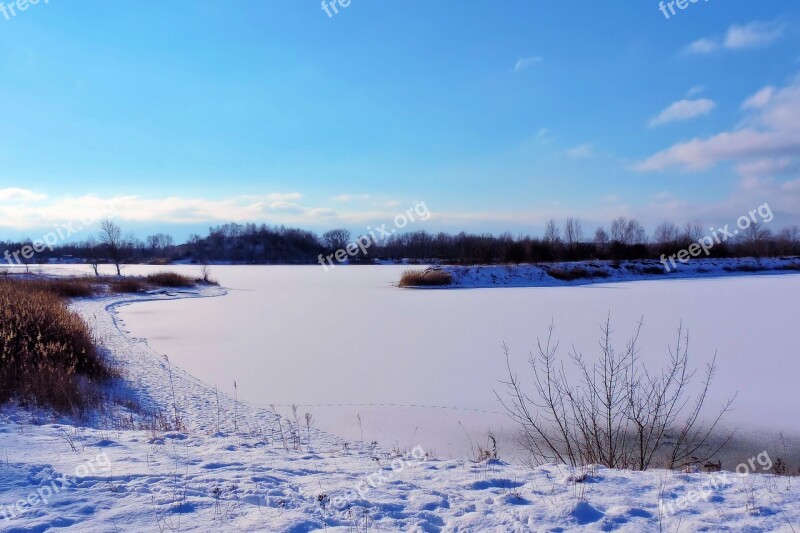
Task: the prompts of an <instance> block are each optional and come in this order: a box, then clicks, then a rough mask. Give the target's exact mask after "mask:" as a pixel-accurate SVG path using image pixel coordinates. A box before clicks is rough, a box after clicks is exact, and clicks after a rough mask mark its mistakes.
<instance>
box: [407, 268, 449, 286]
mask: <svg viewBox="0 0 800 533" xmlns="http://www.w3.org/2000/svg"><path fill="white" fill-rule="evenodd" d="M452 282H453V277H452V276H451V275H450V273H449V272H445V271H444V270H440V269H436V268H428V269H426V270H406V271H405V272H403V275H402V276H401V277H400V283H398V286H400V287H436V286H444V285H450V284H451V283H452Z"/></svg>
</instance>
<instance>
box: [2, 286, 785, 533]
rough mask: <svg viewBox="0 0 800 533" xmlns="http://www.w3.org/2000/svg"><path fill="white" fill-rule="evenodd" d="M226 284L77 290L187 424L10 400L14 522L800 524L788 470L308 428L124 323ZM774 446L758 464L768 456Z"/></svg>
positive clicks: (204, 526) (247, 527) (153, 395)
mask: <svg viewBox="0 0 800 533" xmlns="http://www.w3.org/2000/svg"><path fill="white" fill-rule="evenodd" d="M223 292H224V291H221V290H217V289H206V290H203V291H202V292H200V293H194V294H192V293H191V292H190V293H182V294H172V295H153V296H125V297H109V298H97V299H84V300H80V301H78V302H76V303H75V304H74V308H75V309H76V310H78V311H79V312H80V313H81V314H82V315H83V316H84V317H85V318H86V319H87V321H89V323H90V324H91V326H92V328H93V330H94V331H95V333H96V334H97V335H98V337H100V338H101V339H102V341H103V343H104V345H105V347H106V348H107V349H108V351H109V356H110V357H111V358H112V359H113V360H114V361H115V362H117V363H118V364H119V365H121V366H122V367H123V369H124V374H125V384H124V385H122V386H120V387H119V388H118V392H120V393H125V392H126V391H128V392H129V393H130V394H133V395H135V396H136V397H137V398H139V400H140V402H141V403H142V405H143V406H144V407H146V408H149V409H154V410H160V411H163V412H164V413H165V416H166V417H167V418H170V419H174V417H175V416H176V415H175V412H176V410H177V417H179V418H180V419H181V420H182V423H183V424H184V426H185V427H184V428H183V429H182V430H181V431H158V430H127V429H115V428H119V427H125V426H126V425H127V423H126V422H125V421H124V420H122V417H121V415H120V414H119V413H117V414H115V415H112V416H98V417H96V419H95V420H93V421H92V423H91V424H89V425H90V426H91V427H88V428H87V427H76V426H73V425H70V424H68V423H64V421H55V422H54V420H52V419H51V418H50V417H48V416H46V415H45V414H42V413H35V414H32V413H28V412H25V411H21V410H18V409H6V410H5V411H4V413H5V414H4V415H3V419H2V420H3V421H2V423H0V530H2V531H19V532H22V531H26V532H33V531H36V532H39V531H48V530H57V529H62V528H66V527H69V526H71V527H72V528H73V529H75V530H80V531H104V532H105V531H129V530H139V531H177V530H198V531H219V530H222V531H254V530H259V531H297V532H299V531H309V530H314V529H327V530H331V531H364V530H369V531H373V530H376V531H378V530H380V531H397V530H401V531H570V530H586V531H612V530H614V531H632V532H633V531H636V532H639V531H658V530H659V529H660V528H659V523H661V526H663V528H664V530H667V531H678V530H681V531H698V530H707V531H717V530H730V531H797V530H798V529H800V489H798V485H797V483H791V482H790V480H789V479H788V478H775V477H774V476H772V475H768V474H763V473H756V474H749V475H747V476H743V477H738V476H736V475H732V474H731V475H726V476H721V477H715V475H712V474H705V473H693V474H683V473H676V472H666V471H651V472H647V473H632V472H622V471H611V470H605V469H599V468H598V469H594V470H589V471H583V470H581V471H575V472H572V471H570V470H569V469H568V468H566V467H563V466H557V465H546V466H542V467H538V468H536V469H533V470H529V469H525V468H522V467H519V466H513V465H508V464H505V463H502V462H491V463H481V464H477V463H473V462H471V461H469V460H447V461H440V460H437V459H436V458H432V457H426V455H425V451H424V450H423V449H421V448H416V447H411V448H410V449H405V450H394V451H392V450H386V449H379V448H377V447H374V446H373V445H372V444H370V443H368V442H359V441H358V440H355V441H350V442H347V441H345V440H343V439H340V438H338V437H335V436H331V435H327V434H323V433H321V432H318V431H316V430H315V429H314V428H313V421H312V427H311V430H310V431H308V430H307V427H306V425H305V421H304V420H303V419H302V417H303V413H302V412H301V413H299V415H298V418H299V420H298V422H294V421H293V420H287V419H280V418H279V417H277V416H276V415H275V414H274V413H272V412H270V411H268V410H265V409H261V408H257V407H253V406H250V405H246V404H244V403H242V402H237V401H235V399H234V398H231V397H230V396H227V395H225V394H221V393H220V394H217V393H216V392H215V390H214V388H212V387H209V386H208V385H206V384H204V383H202V382H200V381H199V380H197V379H195V378H193V377H192V376H190V375H188V374H187V373H185V372H183V371H181V370H180V369H179V368H176V367H174V366H171V365H170V363H169V361H168V360H166V359H165V358H164V357H163V356H161V355H159V354H158V353H156V352H154V351H153V350H152V349H151V348H150V347H149V346H148V344H147V343H146V342H145V341H144V340H143V339H138V338H132V337H130V336H129V335H127V334H126V333H125V332H124V331H122V330H120V329H119V328H118V322H117V318H116V316H117V315H116V313H115V308H116V306H118V305H122V304H128V303H130V302H132V301H143V300H146V299H167V298H187V297H197V296H215V295H219V294H222V293H223ZM137 418H140V417H137ZM59 422H60V423H59ZM756 453H757V452H754V458H755V457H756ZM501 459H502V456H501ZM760 459H763V457H761V458H759V460H758V461H753V462H752V463H751V465H750V466H751V467H752V468H748V471H755V472H761V471H762V470H764V469H765V468H767V466H766V465H767V464H768V463H767V462H766V461H761V460H760ZM577 480H580V481H577ZM660 499H663V506H662V507H659V500H660ZM45 500H46V501H45Z"/></svg>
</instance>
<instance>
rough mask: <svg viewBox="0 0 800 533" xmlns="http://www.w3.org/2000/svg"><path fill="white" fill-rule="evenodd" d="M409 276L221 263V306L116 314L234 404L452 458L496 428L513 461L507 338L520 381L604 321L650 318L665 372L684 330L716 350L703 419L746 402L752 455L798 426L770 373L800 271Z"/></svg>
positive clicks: (779, 379)
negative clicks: (729, 402)
mask: <svg viewBox="0 0 800 533" xmlns="http://www.w3.org/2000/svg"><path fill="white" fill-rule="evenodd" d="M403 270H404V267H377V266H376V267H371V266H359V267H340V268H336V269H334V270H332V271H331V272H327V273H326V272H324V271H323V270H322V269H321V268H319V267H258V266H253V267H245V266H226V267H214V269H213V275H214V276H216V277H218V278H219V279H220V280H221V281H222V283H223V285H225V286H227V287H229V288H230V289H231V290H230V291H229V293H228V295H227V296H225V297H224V298H210V299H203V300H175V301H168V302H151V303H139V304H136V305H129V306H122V307H119V308H118V313H119V319H120V320H121V321H122V322H123V323H124V327H125V328H126V329H127V330H129V331H131V332H132V334H133V335H136V336H139V337H143V338H146V339H147V340H148V342H149V344H150V346H151V347H152V348H153V349H154V350H156V351H157V352H158V353H161V354H169V356H170V359H171V360H172V362H173V364H175V365H176V366H178V367H180V368H183V369H185V370H187V371H188V372H189V373H190V374H192V375H194V376H196V377H198V378H199V379H201V380H202V381H204V382H206V383H209V384H212V385H217V386H218V387H219V389H220V390H221V391H224V392H226V393H229V394H231V395H232V394H234V390H233V382H234V381H236V382H237V384H238V391H237V393H238V396H239V398H241V399H245V400H247V401H250V402H252V403H254V404H257V405H260V406H262V407H265V408H269V406H270V405H275V406H276V409H278V410H279V411H280V412H281V413H283V414H289V413H290V407H289V406H290V405H292V404H296V405H298V406H300V410H301V411H302V412H306V411H307V412H310V413H312V414H313V415H314V418H315V420H316V424H317V427H319V428H320V429H322V430H325V431H327V432H329V433H333V434H336V435H339V436H341V437H343V438H347V439H360V438H361V436H362V434H363V438H364V439H365V440H377V441H378V442H379V443H381V444H382V445H385V446H389V447H393V446H399V447H401V448H409V447H412V446H414V445H416V444H422V445H423V446H425V448H426V449H432V450H433V451H435V453H436V455H437V456H439V457H442V458H454V459H458V458H462V457H464V456H465V455H466V454H468V453H470V451H471V450H474V443H477V442H485V441H486V435H487V432H488V431H489V430H491V431H492V432H493V433H494V434H495V435H496V436H497V438H498V440H499V441H500V446H501V448H502V449H503V453H504V456H505V457H507V458H516V457H518V452H517V450H516V449H515V443H514V438H515V428H514V427H513V426H511V425H510V423H509V421H508V418H507V416H506V415H505V413H503V412H502V409H500V408H499V405H498V401H497V398H496V396H495V392H494V391H495V390H498V391H499V390H501V388H502V386H501V385H500V380H503V379H504V378H505V377H506V376H505V361H504V358H503V354H502V351H501V344H502V343H503V342H505V343H506V344H507V345H508V346H509V347H510V348H511V356H512V362H513V363H514V365H515V368H517V369H519V370H520V371H523V370H524V369H525V365H526V360H527V357H528V353H529V351H530V350H531V349H534V348H535V347H536V340H537V337H542V336H543V335H545V334H546V328H547V325H548V324H549V323H550V322H551V321H553V323H554V324H555V328H556V330H555V334H556V337H557V338H558V339H559V340H561V342H562V346H563V350H562V351H563V355H565V356H566V352H567V351H568V350H569V349H570V347H571V346H572V345H574V346H575V347H576V348H577V349H578V350H580V351H582V352H583V353H585V354H586V355H587V356H593V355H595V354H597V340H598V336H599V333H600V328H599V324H600V323H601V322H603V321H604V320H605V319H606V317H607V316H608V315H609V313H610V314H611V318H612V323H613V327H614V330H615V332H616V333H615V334H616V340H617V343H618V344H620V345H624V343H625V341H626V340H627V339H628V336H629V335H630V334H631V333H632V332H633V330H634V328H635V326H636V323H637V322H638V321H639V320H640V319H642V318H644V323H645V325H644V328H643V332H642V336H641V348H642V357H643V358H645V361H647V362H648V363H649V364H650V365H652V366H656V365H657V367H659V368H660V367H661V366H662V365H663V364H664V361H665V359H666V357H667V356H668V354H667V347H668V346H669V345H671V344H674V343H675V334H676V330H677V328H678V326H679V324H680V323H681V321H682V322H683V325H684V326H685V327H686V328H687V330H688V332H689V334H690V358H691V364H692V366H693V367H694V368H700V369H702V368H703V366H704V365H705V364H706V363H707V362H709V361H710V360H711V358H712V357H713V356H714V354H715V353H717V354H718V364H719V372H718V375H717V379H716V381H715V383H714V386H713V388H712V391H711V392H712V397H711V399H710V401H709V404H708V405H709V414H710V413H711V412H712V411H713V410H715V409H716V407H717V406H719V405H721V403H722V402H723V401H724V400H725V399H727V398H728V397H730V396H731V395H733V394H736V393H737V392H738V397H737V399H736V402H735V403H734V411H733V412H732V413H730V414H729V416H728V417H727V420H728V422H729V423H730V425H731V426H732V427H736V428H738V435H739V436H740V437H742V438H745V437H746V438H747V439H749V440H752V441H753V444H752V445H751V444H749V443H748V444H747V445H746V447H745V449H744V450H743V452H744V454H746V455H748V456H749V454H752V453H755V452H758V451H760V450H762V449H764V448H765V447H767V446H773V445H774V444H775V442H776V439H777V437H778V434H779V433H781V432H783V433H784V434H787V435H789V436H791V435H797V433H798V430H797V428H796V425H794V424H792V423H790V422H789V421H791V420H793V417H794V411H795V406H796V403H797V402H796V397H795V394H794V392H793V391H794V390H795V381H796V378H795V377H794V375H793V374H792V373H791V372H784V371H779V370H776V369H782V368H791V365H792V362H793V361H794V359H795V358H796V350H795V348H794V347H795V345H796V340H795V338H796V335H795V333H794V332H796V331H797V326H798V324H797V314H796V310H797V304H796V302H797V295H798V293H799V292H800V276H798V275H796V274H795V275H758V276H730V277H717V278H702V279H675V280H672V279H670V280H663V279H659V280H647V281H637V282H615V283H604V284H592V285H583V286H575V287H570V286H559V287H532V288H513V289H508V288H486V289H478V290H445V291H428V290H424V291H419V290H401V289H397V288H396V287H394V286H393V283H395V282H396V281H397V280H398V279H399V277H400V274H401V273H402V271H403ZM176 317H179V319H176ZM359 417H360V421H359ZM471 441H472V443H471ZM754 448H757V449H754ZM724 460H725V462H726V463H729V462H731V461H733V460H737V461H738V460H739V458H738V457H736V458H724ZM734 464H735V463H734Z"/></svg>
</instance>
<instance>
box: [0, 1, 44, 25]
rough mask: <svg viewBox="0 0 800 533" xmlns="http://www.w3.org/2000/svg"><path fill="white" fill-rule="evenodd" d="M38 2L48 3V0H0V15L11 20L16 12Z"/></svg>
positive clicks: (25, 9) (23, 10)
mask: <svg viewBox="0 0 800 533" xmlns="http://www.w3.org/2000/svg"><path fill="white" fill-rule="evenodd" d="M39 2H42V3H43V4H49V3H50V0H16V2H8V3H6V2H3V1H0V15H3V18H4V19H6V20H11V19H12V18H14V17H16V16H17V14H18V13H23V12H25V11H27V10H28V8H29V7H31V6H35V5H36V4H38V3H39Z"/></svg>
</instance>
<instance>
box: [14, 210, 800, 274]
mask: <svg viewBox="0 0 800 533" xmlns="http://www.w3.org/2000/svg"><path fill="white" fill-rule="evenodd" d="M708 229H709V228H707V227H706V226H705V225H704V224H702V223H699V222H690V223H688V224H686V225H684V226H682V227H679V226H677V225H676V224H674V223H672V222H663V223H661V224H659V225H658V226H657V227H656V229H655V231H654V232H653V233H652V235H648V234H647V232H646V230H645V228H644V226H642V224H641V223H640V222H639V221H638V220H636V219H628V218H624V217H619V218H617V219H615V220H613V221H612V222H611V224H610V225H609V226H608V229H606V228H605V227H599V228H597V229H596V230H595V231H594V232H593V233H591V232H590V233H588V234H587V232H585V231H584V230H583V225H582V223H581V221H580V220H578V219H576V218H568V219H566V220H565V221H564V223H563V224H559V223H558V222H557V221H555V220H550V221H548V222H547V224H546V225H545V228H544V232H543V233H542V235H541V236H531V235H519V236H516V237H515V236H513V235H512V234H511V233H508V232H506V233H503V234H501V235H493V234H489V233H483V234H476V233H466V232H460V233H457V234H450V233H445V232H438V233H430V232H427V231H424V230H418V231H411V232H406V233H400V234H393V235H391V236H389V237H388V238H384V239H376V238H372V237H370V238H369V243H370V245H369V246H368V247H367V250H366V253H361V252H359V253H358V254H356V255H354V256H349V260H350V262H354V263H372V262H375V261H402V260H408V261H416V262H441V263H453V264H474V263H481V264H486V263H528V262H553V261H583V260H603V259H610V260H626V259H656V258H658V257H660V256H661V255H662V254H666V255H670V254H674V253H676V252H678V251H679V250H681V249H684V248H687V247H688V246H689V245H691V244H692V243H695V242H698V241H699V240H700V239H701V238H703V236H704V235H707V234H708V233H709V232H708ZM359 237H360V236H354V235H352V234H351V233H350V232H349V231H348V230H346V229H335V230H331V231H327V232H325V233H323V234H321V235H318V234H317V233H315V232H312V231H308V230H304V229H300V228H287V227H285V226H268V225H266V224H260V225H256V224H252V223H250V224H236V223H230V224H223V225H219V226H213V227H210V228H209V230H208V234H207V235H206V236H200V235H196V234H195V235H191V236H190V237H189V239H188V240H187V241H186V242H184V243H181V244H176V243H175V240H174V239H173V237H172V236H170V235H168V234H164V233H155V234H152V235H148V236H147V237H146V238H145V239H144V240H140V239H138V238H136V237H135V236H134V235H132V234H130V233H123V230H122V228H121V227H120V226H119V225H117V224H116V223H114V222H112V221H108V220H106V221H103V222H101V224H100V226H99V230H98V231H97V233H96V235H92V236H90V237H89V238H88V239H86V240H84V241H82V242H70V243H62V244H58V245H55V246H52V247H44V248H43V247H42V246H39V247H38V248H39V249H41V251H38V250H37V251H36V252H35V253H31V254H17V255H15V256H14V257H15V258H17V260H18V262H20V263H24V264H27V265H32V264H36V263H47V262H52V261H65V260H74V261H81V262H85V263H90V264H92V265H93V266H94V267H95V270H96V269H97V265H99V264H104V263H107V264H115V265H117V266H119V264H121V263H164V264H166V263H170V262H173V261H188V262H193V263H213V262H232V263H243V264H314V263H318V262H319V257H320V256H325V255H327V254H330V253H334V252H336V251H337V250H339V249H344V248H345V247H346V246H347V245H348V244H349V243H352V242H354V241H355V240H356V239H357V238H359ZM365 237H366V236H365ZM35 243H36V241H35V240H31V239H25V240H23V241H0V247H2V248H4V249H5V250H6V251H9V250H17V251H19V250H26V249H33V248H36V246H35ZM2 248H0V249H2ZM42 248H43V249H42ZM710 253H711V256H712V257H743V256H756V257H772V256H781V255H798V254H800V226H796V225H795V226H791V227H788V228H784V229H783V230H781V231H779V232H773V231H771V230H770V229H769V228H767V227H766V226H765V225H764V223H754V224H752V225H750V226H749V227H748V228H747V229H746V230H744V231H742V232H740V233H739V234H738V235H737V236H736V237H735V238H732V239H730V240H727V241H723V242H720V243H718V244H715V246H714V247H713V248H712V249H711V251H710ZM6 261H7V262H9V263H11V260H10V259H9V254H8V253H6Z"/></svg>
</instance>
